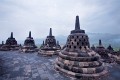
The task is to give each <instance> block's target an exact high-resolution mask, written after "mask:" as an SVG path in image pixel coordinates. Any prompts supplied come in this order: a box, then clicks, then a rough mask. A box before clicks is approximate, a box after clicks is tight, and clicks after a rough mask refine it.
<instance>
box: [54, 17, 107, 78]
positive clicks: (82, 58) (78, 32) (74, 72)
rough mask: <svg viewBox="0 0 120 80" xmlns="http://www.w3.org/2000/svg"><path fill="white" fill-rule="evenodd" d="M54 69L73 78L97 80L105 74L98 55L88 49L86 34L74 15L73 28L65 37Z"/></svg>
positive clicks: (105, 71)
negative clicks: (63, 45) (64, 44)
mask: <svg viewBox="0 0 120 80" xmlns="http://www.w3.org/2000/svg"><path fill="white" fill-rule="evenodd" d="M55 69H56V70H57V71H59V72H60V73H62V74H65V75H66V76H69V77H71V78H73V79H82V80H84V79H85V80H86V79H87V80H91V79H92V80H94V79H95V80H98V79H99V78H102V77H104V76H106V75H107V73H108V72H107V70H106V68H105V67H104V66H103V65H102V62H101V61H100V56H99V54H97V53H96V52H94V51H93V50H91V49H90V44H89V38H88V35H87V34H85V31H84V30H82V29H80V24H79V16H76V23H75V30H72V31H71V34H70V35H69V36H68V38H67V42H66V46H65V47H64V48H63V50H61V52H60V53H59V57H58V58H57V60H56V64H55Z"/></svg>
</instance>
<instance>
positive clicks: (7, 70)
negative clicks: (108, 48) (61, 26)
mask: <svg viewBox="0 0 120 80" xmlns="http://www.w3.org/2000/svg"><path fill="white" fill-rule="evenodd" d="M56 57H57V56H56V55H55V56H52V57H44V56H42V55H38V54H37V53H32V54H31V53H26V54H25V53H20V52H19V51H0V80H70V79H69V78H67V77H65V76H64V75H63V74H59V73H58V72H56V71H55V69H54V63H55V59H56ZM105 65H106V66H107V67H108V71H109V77H108V79H105V80H119V79H120V76H119V75H120V65H117V64H105ZM102 80H104V79H102Z"/></svg>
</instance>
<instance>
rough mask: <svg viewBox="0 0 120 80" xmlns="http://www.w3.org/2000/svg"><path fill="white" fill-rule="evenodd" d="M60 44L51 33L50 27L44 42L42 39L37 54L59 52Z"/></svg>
mask: <svg viewBox="0 0 120 80" xmlns="http://www.w3.org/2000/svg"><path fill="white" fill-rule="evenodd" d="M60 49H61V47H60V45H59V42H58V41H57V42H56V39H55V36H53V35H52V28H50V32H49V35H48V36H47V38H46V39H45V42H44V41H43V44H42V45H41V47H40V50H39V52H38V53H39V54H43V55H47V56H51V55H54V54H58V53H59V52H60Z"/></svg>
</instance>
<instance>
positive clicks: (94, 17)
mask: <svg viewBox="0 0 120 80" xmlns="http://www.w3.org/2000/svg"><path fill="white" fill-rule="evenodd" d="M76 15H79V19H80V25H81V28H82V29H84V30H86V32H90V33H110V34H120V0H0V41H2V40H3V41H5V40H6V39H7V38H8V37H9V36H10V33H11V32H13V33H14V37H15V38H16V39H17V40H25V39H26V37H27V36H28V32H29V31H31V32H32V36H33V38H35V39H38V38H46V36H47V35H48V34H49V28H52V30H53V35H55V36H63V35H69V34H70V31H71V30H73V29H74V25H75V16H76Z"/></svg>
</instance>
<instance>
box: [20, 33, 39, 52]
mask: <svg viewBox="0 0 120 80" xmlns="http://www.w3.org/2000/svg"><path fill="white" fill-rule="evenodd" d="M36 50H37V46H36V45H35V41H34V39H33V37H32V36H31V31H30V32H29V36H28V37H27V38H26V40H25V41H24V45H23V47H22V51H23V52H35V51H36Z"/></svg>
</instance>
